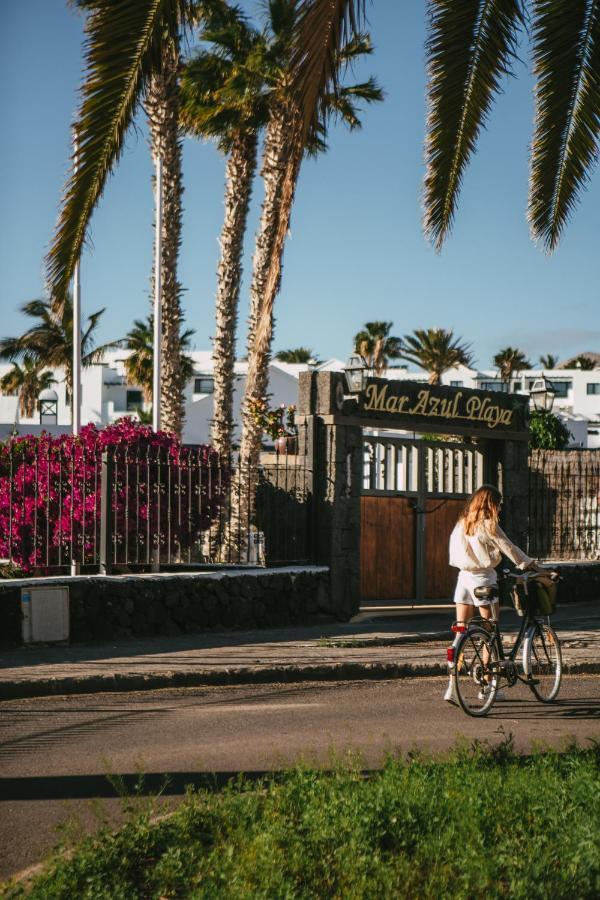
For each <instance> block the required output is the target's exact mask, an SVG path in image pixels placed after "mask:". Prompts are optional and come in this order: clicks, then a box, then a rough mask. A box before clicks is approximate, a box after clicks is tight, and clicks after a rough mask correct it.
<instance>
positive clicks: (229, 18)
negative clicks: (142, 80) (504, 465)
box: [181, 4, 272, 458]
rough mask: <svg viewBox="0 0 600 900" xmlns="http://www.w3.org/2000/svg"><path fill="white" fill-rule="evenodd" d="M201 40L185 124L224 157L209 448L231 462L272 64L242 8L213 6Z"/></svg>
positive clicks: (188, 69)
mask: <svg viewBox="0 0 600 900" xmlns="http://www.w3.org/2000/svg"><path fill="white" fill-rule="evenodd" d="M200 37H201V39H202V40H203V41H206V42H210V45H211V46H210V49H209V50H203V51H201V52H200V53H198V54H197V55H196V56H195V57H194V58H193V59H192V60H190V62H188V63H187V65H186V66H185V68H184V70H183V75H182V79H181V99H182V104H181V123H182V125H183V128H184V129H185V131H186V132H187V133H188V134H190V135H193V136H196V137H201V138H211V139H214V140H215V141H216V143H217V146H218V148H219V150H221V152H222V153H224V154H225V155H226V157H227V165H226V172H225V215H224V220H223V227H222V229H221V237H220V247H221V256H220V260H219V267H218V270H217V295H216V303H215V334H214V337H213V359H214V369H213V377H214V397H213V398H214V418H213V421H212V444H213V446H214V447H215V448H216V449H217V450H218V451H219V453H220V454H221V456H222V457H224V458H228V457H229V455H230V453H231V438H232V432H233V388H234V367H235V341H236V330H237V321H238V301H239V294H240V284H241V278H242V254H243V245H244V234H245V231H246V222H247V219H248V210H249V207H250V197H251V195H252V183H253V180H254V175H255V172H256V157H257V147H258V137H259V133H260V131H261V129H262V128H264V127H265V125H266V124H267V121H268V109H269V104H268V84H267V81H268V78H267V73H268V71H269V69H270V68H272V62H271V60H270V57H269V55H268V50H269V48H268V44H267V41H266V38H265V36H264V35H263V34H261V33H260V32H258V31H257V30H256V29H254V28H252V27H251V26H250V25H249V24H248V22H247V20H246V18H245V17H244V16H243V14H242V13H241V11H240V10H239V9H238V8H237V7H228V6H227V5H226V4H223V5H219V4H217V5H216V6H214V7H212V8H211V9H210V10H209V11H208V14H207V16H206V23H205V26H204V28H203V30H202V32H201V35H200Z"/></svg>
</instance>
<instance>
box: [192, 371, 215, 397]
mask: <svg viewBox="0 0 600 900" xmlns="http://www.w3.org/2000/svg"><path fill="white" fill-rule="evenodd" d="M214 389H215V380H214V378H213V377H212V375H200V377H199V378H194V393H195V394H212V393H213V391H214Z"/></svg>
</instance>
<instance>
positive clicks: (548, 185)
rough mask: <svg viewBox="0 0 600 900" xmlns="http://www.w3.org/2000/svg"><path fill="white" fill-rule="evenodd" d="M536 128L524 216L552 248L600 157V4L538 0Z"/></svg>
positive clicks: (588, 0)
mask: <svg viewBox="0 0 600 900" xmlns="http://www.w3.org/2000/svg"><path fill="white" fill-rule="evenodd" d="M534 13H535V18H534V29H533V69H534V73H535V75H536V85H535V110H536V114H535V131H534V137H533V145H532V151H531V170H530V180H529V207H528V218H529V224H530V227H531V234H532V237H533V238H534V240H540V241H542V242H543V245H544V247H545V248H546V250H548V251H550V252H551V251H552V250H554V249H555V248H556V246H557V244H558V242H559V240H560V237H561V234H562V232H563V230H564V228H565V226H566V224H567V222H568V220H569V218H570V216H571V213H572V212H573V210H574V208H575V206H576V204H577V202H578V201H579V198H580V196H581V191H582V189H583V188H584V187H585V184H586V182H587V181H588V180H589V177H590V170H591V169H592V167H593V165H594V164H595V163H596V161H597V158H598V139H599V136H600V2H599V0H552V2H550V0H535V2H534Z"/></svg>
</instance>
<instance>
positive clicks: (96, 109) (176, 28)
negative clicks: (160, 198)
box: [46, 0, 199, 431]
mask: <svg viewBox="0 0 600 900" xmlns="http://www.w3.org/2000/svg"><path fill="white" fill-rule="evenodd" d="M72 2H74V4H75V5H76V6H79V7H81V8H82V9H84V10H85V11H86V12H87V18H86V23H85V34H86V39H85V44H84V80H83V85H82V89H81V98H82V99H81V105H80V108H79V111H78V113H77V116H76V121H75V124H74V131H75V133H76V135H77V143H78V153H77V166H75V165H73V166H72V169H71V172H70V175H69V178H68V181H67V184H66V186H65V189H64V193H63V200H62V206H61V211H60V214H59V219H58V224H57V227H56V230H55V233H54V237H53V239H52V243H51V246H50V250H49V252H48V255H47V258H46V269H47V280H48V287H49V291H50V296H51V298H52V303H53V305H54V306H55V307H57V308H58V307H59V306H60V305H61V304H62V303H63V302H64V300H65V298H66V294H67V290H68V286H69V283H70V280H71V277H72V274H73V268H74V266H75V264H76V262H77V260H78V259H79V257H80V255H81V250H82V247H83V242H84V240H85V237H86V232H87V229H88V225H89V222H90V219H91V216H92V214H93V211H94V209H95V208H96V206H97V204H98V202H99V200H100V198H101V196H102V194H103V191H104V188H105V186H106V182H107V180H108V177H109V175H110V174H111V173H112V171H113V170H114V168H115V166H116V165H117V163H118V161H119V158H120V156H121V152H122V150H123V146H124V142H125V137H126V135H127V132H128V130H129V128H130V127H131V126H132V124H133V122H134V119H135V116H136V113H137V111H138V109H139V107H140V105H141V103H142V101H144V100H146V101H147V105H148V112H149V118H150V130H151V142H152V146H153V151H154V153H155V154H156V153H161V155H162V158H163V171H164V188H165V190H164V201H165V202H164V216H163V241H164V244H163V264H162V269H163V272H162V274H163V284H164V290H163V303H162V312H163V315H162V318H163V337H162V350H163V352H162V354H161V360H162V365H161V370H162V371H161V413H162V417H163V424H164V426H165V427H166V428H169V429H172V430H175V431H179V430H180V427H181V421H182V416H183V405H182V402H183V401H182V386H181V372H180V371H179V370H178V364H179V358H180V356H179V349H180V348H179V332H178V328H179V323H180V318H181V311H180V302H179V291H180V287H179V284H178V281H177V273H176V263H177V254H178V249H179V241H180V202H181V175H180V149H179V143H178V138H177V103H176V97H177V67H178V65H179V45H180V39H181V36H182V35H183V34H185V33H186V31H188V30H189V28H191V27H192V25H193V24H194V21H195V20H196V18H197V16H198V14H199V13H198V3H197V2H196V0H161V2H157V0H119V2H118V3H115V2H114V0H72ZM73 162H74V160H73Z"/></svg>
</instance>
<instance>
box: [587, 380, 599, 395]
mask: <svg viewBox="0 0 600 900" xmlns="http://www.w3.org/2000/svg"><path fill="white" fill-rule="evenodd" d="M587 392H588V394H600V381H592V382H591V383H590V384H588V385H587Z"/></svg>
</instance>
